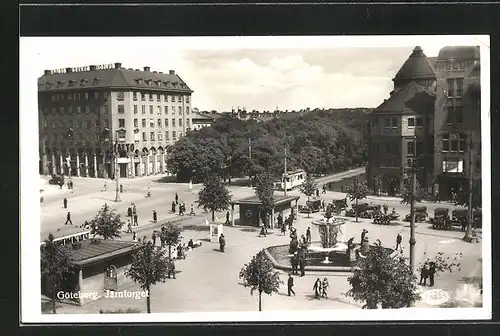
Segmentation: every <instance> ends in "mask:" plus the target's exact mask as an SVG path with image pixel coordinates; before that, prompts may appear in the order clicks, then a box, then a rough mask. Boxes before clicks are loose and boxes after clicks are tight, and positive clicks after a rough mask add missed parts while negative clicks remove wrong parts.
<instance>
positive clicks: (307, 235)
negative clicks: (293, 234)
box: [306, 227, 311, 243]
mask: <svg viewBox="0 0 500 336" xmlns="http://www.w3.org/2000/svg"><path fill="white" fill-rule="evenodd" d="M306 242H307V243H310V242H311V227H308V228H307V230H306Z"/></svg>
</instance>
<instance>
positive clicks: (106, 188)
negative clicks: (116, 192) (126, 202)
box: [102, 181, 108, 191]
mask: <svg viewBox="0 0 500 336" xmlns="http://www.w3.org/2000/svg"><path fill="white" fill-rule="evenodd" d="M102 191H108V185H107V184H106V181H104V188H103V189H102Z"/></svg>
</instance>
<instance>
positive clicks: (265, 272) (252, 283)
mask: <svg viewBox="0 0 500 336" xmlns="http://www.w3.org/2000/svg"><path fill="white" fill-rule="evenodd" d="M240 279H243V284H244V286H245V287H250V295H253V293H254V292H255V291H258V293H259V311H262V293H266V294H268V295H272V293H278V290H279V287H280V284H283V281H281V280H280V276H279V272H277V271H275V270H274V267H273V263H272V262H271V260H269V258H268V257H267V255H266V252H265V251H264V250H262V251H260V252H259V253H257V255H255V256H254V257H253V258H252V260H251V261H250V262H249V263H248V264H245V265H244V266H243V267H242V268H241V270H240Z"/></svg>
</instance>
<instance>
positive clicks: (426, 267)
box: [419, 261, 429, 286]
mask: <svg viewBox="0 0 500 336" xmlns="http://www.w3.org/2000/svg"><path fill="white" fill-rule="evenodd" d="M428 276H429V262H428V261H426V262H425V263H424V266H422V269H421V270H420V282H419V285H420V286H422V281H423V282H424V286H425V285H426V282H427V277H428Z"/></svg>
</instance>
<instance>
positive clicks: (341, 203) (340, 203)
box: [331, 198, 347, 211]
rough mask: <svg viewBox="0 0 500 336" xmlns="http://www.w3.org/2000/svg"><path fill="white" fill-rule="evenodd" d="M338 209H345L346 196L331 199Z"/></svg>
mask: <svg viewBox="0 0 500 336" xmlns="http://www.w3.org/2000/svg"><path fill="white" fill-rule="evenodd" d="M331 204H333V205H334V206H335V208H336V209H339V210H340V211H342V210H345V209H347V198H341V199H333V200H332V203H331Z"/></svg>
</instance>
